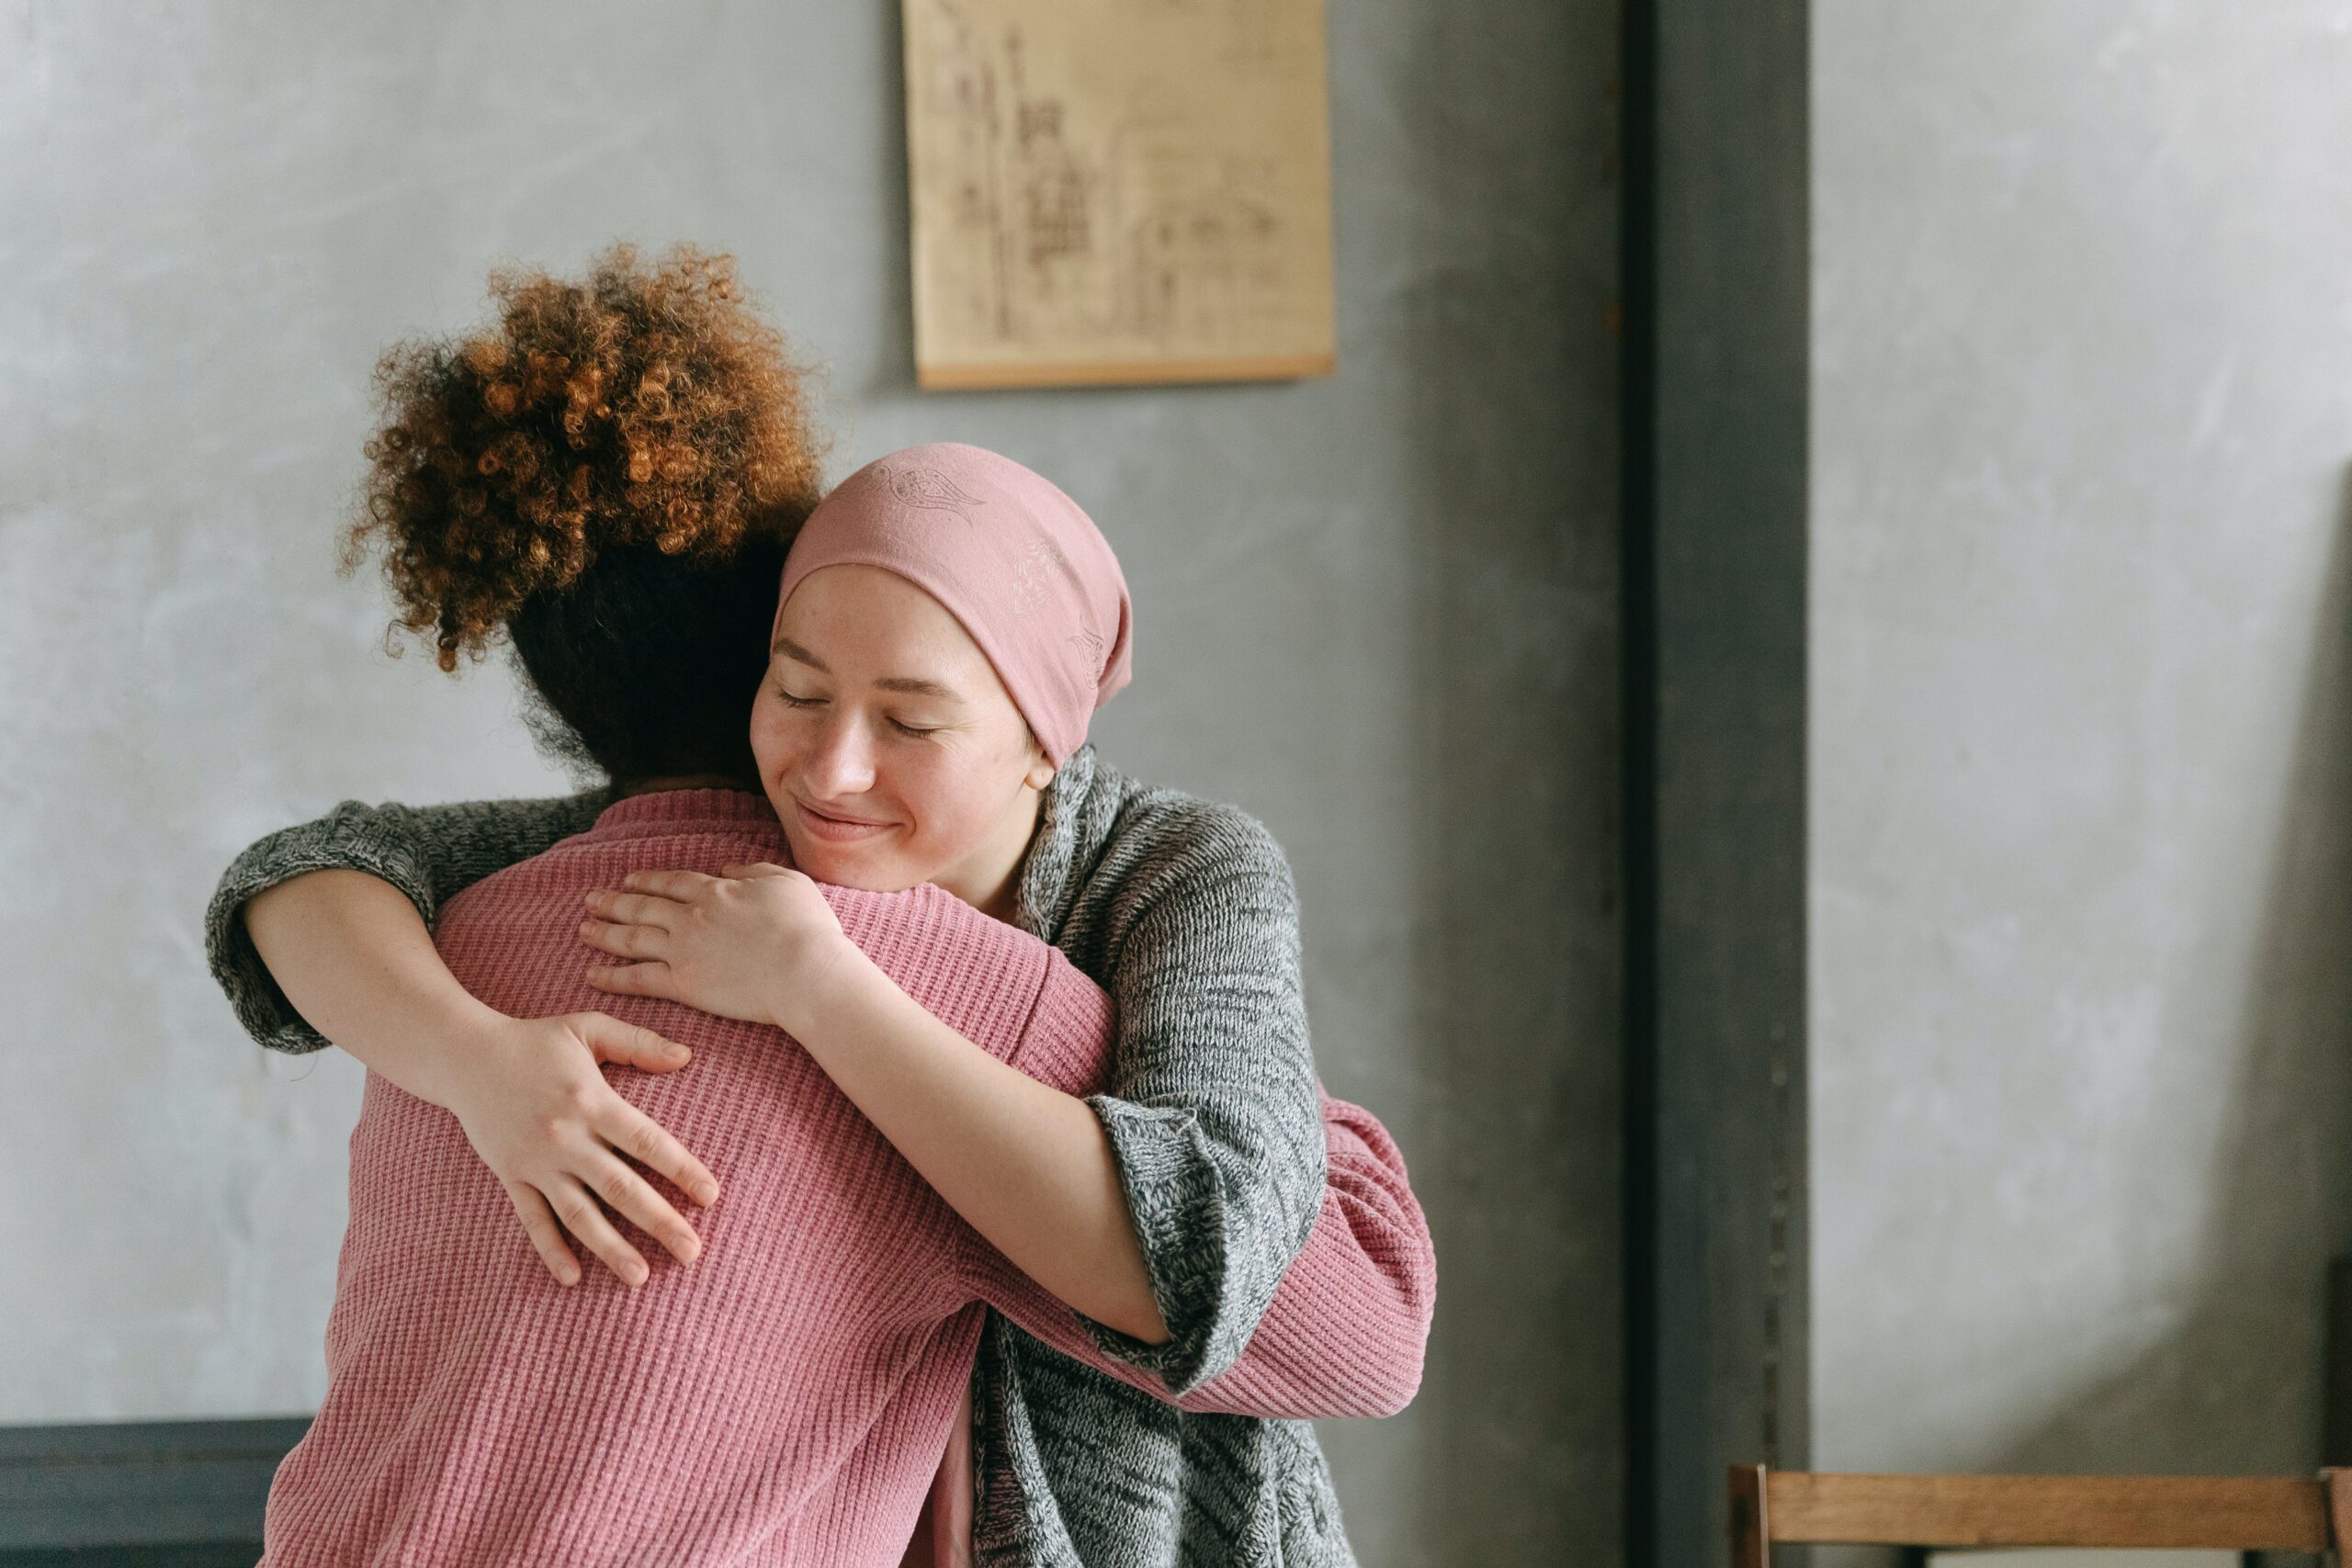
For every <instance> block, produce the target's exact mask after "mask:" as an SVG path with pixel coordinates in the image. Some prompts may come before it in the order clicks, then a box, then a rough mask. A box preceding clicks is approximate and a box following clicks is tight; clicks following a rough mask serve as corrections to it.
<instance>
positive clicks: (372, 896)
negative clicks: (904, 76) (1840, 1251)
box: [207, 246, 1435, 1565]
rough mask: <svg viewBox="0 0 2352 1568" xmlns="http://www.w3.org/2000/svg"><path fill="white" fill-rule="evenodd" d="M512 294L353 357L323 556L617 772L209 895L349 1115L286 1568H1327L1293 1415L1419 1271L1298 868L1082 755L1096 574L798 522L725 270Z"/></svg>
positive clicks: (1044, 557) (1325, 1488) (281, 1537)
mask: <svg viewBox="0 0 2352 1568" xmlns="http://www.w3.org/2000/svg"><path fill="white" fill-rule="evenodd" d="M493 292H494V294H495V296H496V299H497V301H498V306H499V309H498V311H497V314H496V317H495V319H494V321H492V323H491V324H490V325H488V326H487V327H485V328H483V329H481V331H479V332H476V333H471V334H469V335H466V336H464V337H461V338H458V339H454V340H449V341H431V342H423V343H417V344H405V345H402V346H401V347H399V348H396V349H394V350H393V351H391V352H390V353H389V354H387V355H386V356H385V358H384V360H383V362H382V365H381V367H380V368H379V392H380V394H381V397H382V402H383V415H384V419H383V423H382V425H381V428H380V429H379V432H378V434H377V436H376V438H375V440H374V441H372V442H371V443H370V444H369V447H368V458H369V465H370V466H369V470H368V477H367V480H366V488H365V515H364V516H363V517H362V518H361V519H360V520H359V521H358V523H357V524H356V525H355V526H354V527H353V529H352V530H351V533H350V535H349V536H348V544H349V547H350V555H351V558H354V559H356V558H357V557H358V555H359V554H360V553H361V552H362V551H364V550H366V549H368V548H369V547H373V548H375V549H377V550H378V551H379V553H380V557H381V562H382V568H383V571H384V574H385V579H386V581H387V583H388V585H389V587H390V590H391V592H392V595H393V598H394V600H395V603H396V604H397V606H398V609H399V614H400V622H401V625H402V626H406V627H407V628H409V629H410V630H412V631H414V632H417V633H420V634H422V635H424V636H425V637H428V638H430V639H431V640H432V642H433V643H434V646H435V651H436V656H437V658H438V660H439V662H440V664H441V667H442V668H443V669H444V670H447V671H454V670H456V669H457V667H458V660H459V658H460V657H461V656H464V657H469V658H472V659H476V660H479V659H480V658H481V657H482V656H483V654H484V652H485V650H486V649H488V648H489V647H490V645H491V644H492V641H493V640H494V639H495V638H497V637H506V638H508V639H509V640H510V641H511V643H512V647H513V649H514V655H515V660H516V661H517V663H518V665H519V667H520V669H521V671H523V673H524V675H525V676H526V681H527V685H528V688H529V694H530V698H531V701H532V703H533V705H534V707H533V712H532V713H531V714H530V716H529V720H528V722H529V723H530V725H531V728H532V730H533V733H534V736H535V738H537V739H538V740H539V741H540V743H541V744H542V746H543V747H544V748H546V749H548V750H550V751H552V752H554V753H555V754H557V755H559V756H560V757H562V758H564V759H566V760H567V761H570V762H571V763H572V764H574V765H575V766H576V767H577V768H578V769H579V770H580V771H581V772H582V773H583V774H586V775H589V776H594V777H596V778H599V779H601V780H602V781H603V782H602V783H600V784H597V785H596V786H594V787H592V788H589V789H586V790H584V791H582V793H580V794H577V795H570V796H565V797H560V798H555V799H541V800H505V801H482V802H474V803H468V804H462V805H451V806H439V807H404V806H398V805H382V806H376V807H368V806H365V805H362V804H360V803H358V802H356V801H346V802H345V803H344V804H343V805H341V806H339V807H336V808H335V809H334V811H333V812H331V813H329V814H328V815H327V816H325V817H323V818H320V819H319V820H317V821H315V822H311V823H307V824H303V825H301V826H299V827H295V828H290V829H286V830H284V831H281V832H278V833H276V834H273V835H271V836H269V837H267V838H265V839H263V840H260V841H259V842H257V843H255V844H254V845H253V846H252V847H251V848H250V849H248V850H247V851H246V852H244V853H243V854H242V855H241V856H239V857H238V859H237V860H236V861H235V863H233V864H232V866H231V867H230V868H229V870H228V872H227V874H225V875H224V877H223V878H222V880H221V882H220V887H219V889H218V891H217V893H216V895H215V897H214V898H213V900H212V903H211V906H210V908H209V911H208V920H207V940H208V947H209V955H210V958H211V962H212V967H213V972H214V974H215V976H216V977H217V978H218V979H219V980H220V984H221V986H222V987H223V988H224V989H225V990H226V992H227V994H228V996H229V998H230V999H231V1001H232V1004H233V1005H234V1007H235V1009H236V1010H237V1013H238V1016H239V1018H240V1019H241V1021H243V1023H244V1025H245V1027H246V1028H247V1030H248V1031H249V1032H251V1033H252V1034H253V1035H254V1038H255V1039H256V1040H258V1041H260V1042H261V1043H264V1044H266V1045H268V1046H270V1047H272V1048H274V1049H278V1050H284V1051H295V1052H300V1051H310V1050H316V1049H319V1048H321V1047H322V1046H324V1045H326V1044H328V1043H333V1044H334V1045H335V1046H338V1047H340V1048H342V1049H344V1050H345V1051H347V1052H350V1053H351V1054H353V1055H356V1056H358V1057H359V1058H361V1059H362V1060H363V1061H365V1062H366V1063H367V1064H368V1067H369V1069H370V1070H369V1074H368V1083H367V1089H366V1092H365V1099H364V1102H363V1109H362V1112H361V1116H360V1121H359V1124H358V1126H357V1128H356V1130H355V1132H354V1134H353V1135H352V1174H351V1220H350V1227H349V1230H348V1231H347V1233H346V1235H345V1244H344V1250H343V1254H342V1258H341V1261H340V1266H339V1269H338V1278H337V1287H336V1297H335V1303H334V1312H333V1315H332V1316H331V1318H330V1321H329V1326H328V1365H329V1378H330V1381H329V1386H328V1392H327V1395H326V1399H325V1402H324V1404H323V1405H322V1409H321V1411H320V1414H319V1417H318V1419H317V1421H316V1422H315V1423H314V1424H313V1426H312V1427H311V1432H310V1434H309V1435H308V1436H307V1437H306V1438H304V1440H303V1442H302V1443H301V1444H300V1446H298V1447H297V1448H296V1450H294V1452H293V1453H292V1454H291V1455H289V1456H288V1459H287V1460H286V1461H285V1462H284V1464H283V1465H282V1466H281V1467H280V1468H279V1471H278V1472H277V1478H276V1481H275V1483H274V1484H273V1486H272V1489H271V1494H270V1498H269V1506H268V1515H267V1522H266V1529H267V1539H266V1549H267V1550H266V1558H265V1562H269V1563H274V1564H277V1563H282V1564H294V1563H310V1562H371V1561H377V1560H379V1553H386V1554H394V1553H396V1554H397V1560H399V1561H403V1562H409V1561H413V1562H541V1561H545V1562H590V1561H594V1562H648V1563H657V1562H658V1563H673V1562H747V1563H748V1562H773V1563H794V1564H801V1563H841V1564H861V1563H862V1564H884V1565H888V1564H894V1563H900V1562H905V1563H910V1564H933V1563H964V1562H968V1563H979V1564H991V1565H1011V1564H1042V1563H1081V1562H1082V1563H1089V1564H1091V1563H1103V1562H1188V1563H1189V1562H1201V1563H1210V1562H1214V1563H1236V1564H1253V1563H1265V1564H1273V1563H1290V1564H1295V1563H1308V1564H1341V1563H1351V1562H1354V1557H1353V1554H1352V1552H1351V1549H1350V1547H1349V1545H1348V1542H1347V1539H1346V1535H1345V1531H1344V1529H1343V1527H1342V1523H1341V1520H1340V1512H1339V1505H1338V1501H1337V1499H1336V1497H1335V1495H1333V1492H1332V1488H1331V1483H1330V1475H1329V1470H1328V1467H1327V1466H1326V1464H1325V1462H1324V1459H1323V1455H1322V1453H1321V1450H1320V1449H1319V1448H1318V1446H1317V1438H1316V1436H1315V1432H1314V1429H1313V1428H1312V1427H1311V1426H1309V1425H1308V1422H1309V1420H1310V1419H1312V1418H1316V1417H1324V1416H1380V1415H1386V1414H1391V1413H1393V1412H1395V1411H1396V1410H1398V1409H1400V1408H1402V1407H1403V1406H1404V1404H1406V1403H1407V1402H1408V1401H1409V1400H1410V1399H1411V1397H1412V1395H1413V1393H1414V1391H1415V1390H1416V1388H1417V1387H1418V1385H1419V1377H1420V1370H1421V1359H1422V1354H1423V1348H1424V1346H1425V1344H1426V1340H1427V1336H1428V1332H1429V1327H1430V1317H1431V1313H1432V1311H1433V1305H1434V1291H1435V1259H1434V1255H1433V1252H1432V1251H1431V1248H1430V1240H1429V1232H1428V1228H1427V1225H1426V1224H1425V1222H1424V1220H1423V1217H1422V1214H1421V1212H1420V1209H1419V1204H1418V1203H1417V1202H1416V1201H1415V1200H1414V1198H1413V1195H1412V1191H1411V1189H1410V1187H1409V1185H1408V1181H1407V1178H1406V1171H1405V1166H1404V1162H1403V1159H1402V1157H1401V1156H1400V1155H1399V1154H1398V1152H1397V1147H1396V1145H1395V1144H1394V1143H1393V1141H1391V1140H1390V1138H1389V1137H1388V1135H1387V1134H1386V1132H1385V1130H1384V1129H1383V1128H1382V1126H1381V1125H1380V1123H1379V1122H1378V1121H1377V1120H1376V1119H1374V1117H1373V1116H1372V1115H1371V1114H1370V1113H1369V1112H1367V1111H1363V1109H1362V1108H1360V1107H1356V1106H1353V1105H1350V1104H1347V1103H1346V1102H1344V1101H1340V1100H1332V1099H1331V1098H1329V1096H1328V1095H1326V1094H1325V1093H1324V1092H1323V1089H1322V1084H1321V1080H1320V1078H1319V1077H1318V1076H1317V1071H1316V1068H1315V1064H1314V1058H1313V1055H1312V1051H1311V1049H1310V1046H1309V1042H1308V1033H1307V1026H1306V1007H1305V999H1304V986H1303V979H1302V975H1301V948H1300V938H1299V912H1298V901H1297V897H1296V894H1295V888H1294V886H1293V884H1292V880H1291V876H1290V872H1289V868H1288V865H1287V863H1286V862H1285V860H1284V858H1283V852H1282V850H1281V848H1280V846H1279V845H1278V844H1277V843H1276V842H1275V841H1274V840H1273V839H1272V836H1271V835H1270V834H1269V833H1268V832H1267V830H1266V829H1265V828H1264V827H1263V825H1262V824H1261V823H1260V822H1259V821H1257V820H1256V819H1255V818H1251V817H1250V816H1249V815H1248V814H1246V813H1244V812H1242V811H1240V810H1238V809H1237V808H1235V807H1230V806H1226V805H1222V804H1218V803H1216V802H1212V801H1206V800H1202V799H1198V798H1195V797H1193V796H1191V795H1185V794H1183V793H1182V792H1179V791H1176V790H1173V789H1166V788H1157V787H1154V786H1152V785H1149V784H1146V783H1143V782H1141V781H1138V780H1136V779H1133V778H1130V777H1128V776H1126V775H1125V774H1124V773H1120V772H1119V771H1118V770H1117V769H1116V768H1115V767H1114V765H1113V764H1112V763H1111V762H1110V761H1106V760H1105V759H1103V758H1102V757H1101V756H1099V755H1098V754H1097V753H1096V751H1095V750H1094V748H1093V747H1092V746H1091V744H1090V743H1089V742H1088V739H1087V731H1088V727H1089V722H1090V718H1091V715H1092V714H1093V712H1094V711H1095V710H1096V709H1097V708H1098V707H1099V706H1101V705H1102V704H1103V703H1105V702H1107V701H1109V700H1110V699H1111V698H1112V697H1113V696H1114V695H1115V694H1117V693H1118V692H1119V691H1120V689H1121V688H1122V687H1124V686H1125V684H1126V683H1127V682H1128V680H1129V678H1130V672H1131V666H1132V662H1133V657H1134V645H1135V639H1136V630H1135V627H1134V626H1133V615H1132V608H1131V605H1130V602H1129V598H1128V593H1127V589H1126V583H1125V578H1124V576H1123V575H1122V573H1121V570H1120V567H1119V563H1118V561H1117V559H1116V558H1115V557H1114V554H1113V552H1112V549H1111V547H1110V545H1109V543H1108V541H1107V540H1106V539H1105V538H1104V537H1103V534H1102V533H1101V531H1100V530H1099V529H1098V528H1097V527H1096V526H1095V525H1094V524H1093V522H1092V521H1091V519H1090V518H1089V517H1088V516H1087V514H1086V513H1085V512H1084V511H1083V510H1082V509H1081V508H1080V506H1079V505H1078V504H1077V502H1074V501H1072V500H1071V498H1070V497H1069V496H1068V495H1066V494H1065V493H1063V491H1061V490H1060V489H1059V488H1057V486H1056V485H1054V484H1053V483H1052V482H1051V481H1050V480H1048V479H1046V478H1045V477H1043V476H1041V475H1039V474H1036V473H1035V472H1033V471H1031V470H1029V469H1028V468H1024V467H1023V466H1022V465H1020V464H1019V463H1016V462H1014V461H1012V459H1010V458H1008V457H1002V456H1000V455H998V454H995V453H991V452H988V451H984V450H982V449H979V448H978V447H973V446H962V445H956V444H934V445H930V446H917V447H913V448H910V449H908V450H905V451H901V452H897V453H893V454H890V455H889V456H887V457H882V458H880V459H877V460H876V461H875V462H872V463H869V464H867V465H865V467H863V468H859V469H857V470H856V471H855V472H854V473H853V474H851V475H850V476H848V477H847V478H846V479H842V481H841V482H840V484H839V485H838V486H836V487H834V488H832V489H831V491H826V490H825V488H824V487H823V484H822V481H821V478H820V454H821V450H822V442H821V440H820V437H819V436H818V434H817V433H816V431H815V429H814V427H813V422H812V420H811V417H810V415H809V412H808V408H807V400H806V399H805V397H804V394H803V391H802V388H801V384H800V373H799V372H798V371H797V369H796V368H795V367H794V366H793V365H792V364H791V363H790V361H789V359H788V357H787V355H786V345H785V344H784V341H783V339H782V337H781V335H780V334H778V333H776V332H775V330H774V329H773V328H772V327H770V326H769V325H767V324H766V323H765V322H764V321H763V320H762V319H761V318H760V316H759V315H758V313H757V312H756V310H754V309H753V308H752V303H751V302H750V301H749V300H747V299H745V298H744V296H743V294H742V292H741V288H739V287H738V285H737V284H736V281H735V276H734V272H733V269H732V266H731V264H730V263H729V261H728V260H727V259H726V258H724V257H713V256H706V255H703V254H699V253H697V252H695V251H693V250H692V249H690V248H687V247H683V246H682V247H679V248H677V249H676V250H674V251H673V252H672V253H670V254H668V255H666V256H664V257H662V258H661V259H660V260H659V261H658V262H657V263H653V264H647V263H644V262H641V261H640V260H639V257H638V256H637V255H636V254H635V253H634V252H632V251H630V250H628V248H627V247H616V248H615V249H614V250H613V251H611V252H609V253H607V254H605V256H603V257H601V258H600V259H599V260H598V262H597V264H596V265H594V268H593V269H592V271H591V274H590V276H588V277H586V278H585V279H584V280H581V281H567V280H562V279H558V278H554V277H550V276H546V275H544V274H528V275H526V274H516V273H502V274H500V275H498V276H496V277H494V279H493ZM632 1235H634V1236H635V1238H636V1239H632ZM649 1241H650V1243H651V1244H652V1245H651V1246H650V1247H649V1246H645V1245H644V1243H646V1242H649ZM575 1243H576V1244H577V1245H578V1246H579V1247H582V1248H584V1249H585V1251H586V1253H588V1254H589V1255H591V1256H590V1257H589V1258H586V1259H585V1262H586V1265H587V1266H586V1267H583V1266H582V1265H583V1260H582V1258H580V1257H579V1256H577V1255H576V1254H575V1253H574V1250H573V1246H574V1244H575ZM381 1560H386V1561H390V1560H393V1557H392V1555H386V1556H384V1557H383V1558H382V1559H381Z"/></svg>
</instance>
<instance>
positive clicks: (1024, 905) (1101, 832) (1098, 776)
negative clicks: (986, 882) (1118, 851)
mask: <svg viewBox="0 0 2352 1568" xmlns="http://www.w3.org/2000/svg"><path fill="white" fill-rule="evenodd" d="M1119 784H1120V778H1119V774H1118V773H1117V772H1116V771H1115V770H1114V769H1113V768H1112V767H1111V765H1110V764H1109V763H1107V762H1104V761H1102V760H1101V759H1100V758H1099V757H1097V756H1096V755H1095V754H1094V743H1093V742H1092V741H1091V740H1090V741H1088V742H1087V743H1086V744H1085V745H1083V746H1080V748H1079V749H1078V750H1075V751H1073V752H1071V753H1070V754H1069V757H1067V758H1065V759H1064V760H1063V761H1062V765H1061V768H1060V769H1059V771H1057V773H1055V774H1054V782H1053V783H1051V784H1047V785H1046V788H1045V793H1044V795H1043V796H1042V798H1041V800H1040V803H1039V806H1038V810H1037V831H1036V833H1035V836H1033V837H1032V838H1031V839H1030V840H1029V851H1028V853H1027V855H1026V856H1025V857H1024V858H1023V860H1022V863H1021V869H1020V870H1019V872H1018V873H1016V877H1017V881H1016V884H1015V887H1014V892H1013V904H1012V923H1013V924H1014V925H1016V926H1019V927H1020V928H1021V929H1022V930H1023V931H1027V932H1028V933H1029V934H1030V935H1031V936H1034V937H1037V938H1039V939H1041V940H1043V941H1046V942H1052V941H1053V940H1054V939H1055V938H1056V937H1057V936H1059V935H1060V934H1061V929H1062V924H1063V922H1064V921H1066V920H1068V919H1069V911H1070V906H1071V905H1072V904H1073V903H1075V902H1076V901H1077V899H1078V894H1079V887H1080V879H1081V876H1082V874H1083V873H1084V872H1085V871H1086V870H1087V869H1089V868H1091V866H1092V865H1093V863H1094V862H1095V860H1096V859H1097V857H1099V856H1100V855H1101V853H1102V851H1103V845H1104V844H1105V843H1107V842H1108V841H1109V840H1110V837H1111V823H1112V818H1113V816H1114V811H1113V809H1112V808H1113V807H1114V806H1115V805H1116V801H1117V796H1118V794H1119Z"/></svg>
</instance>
